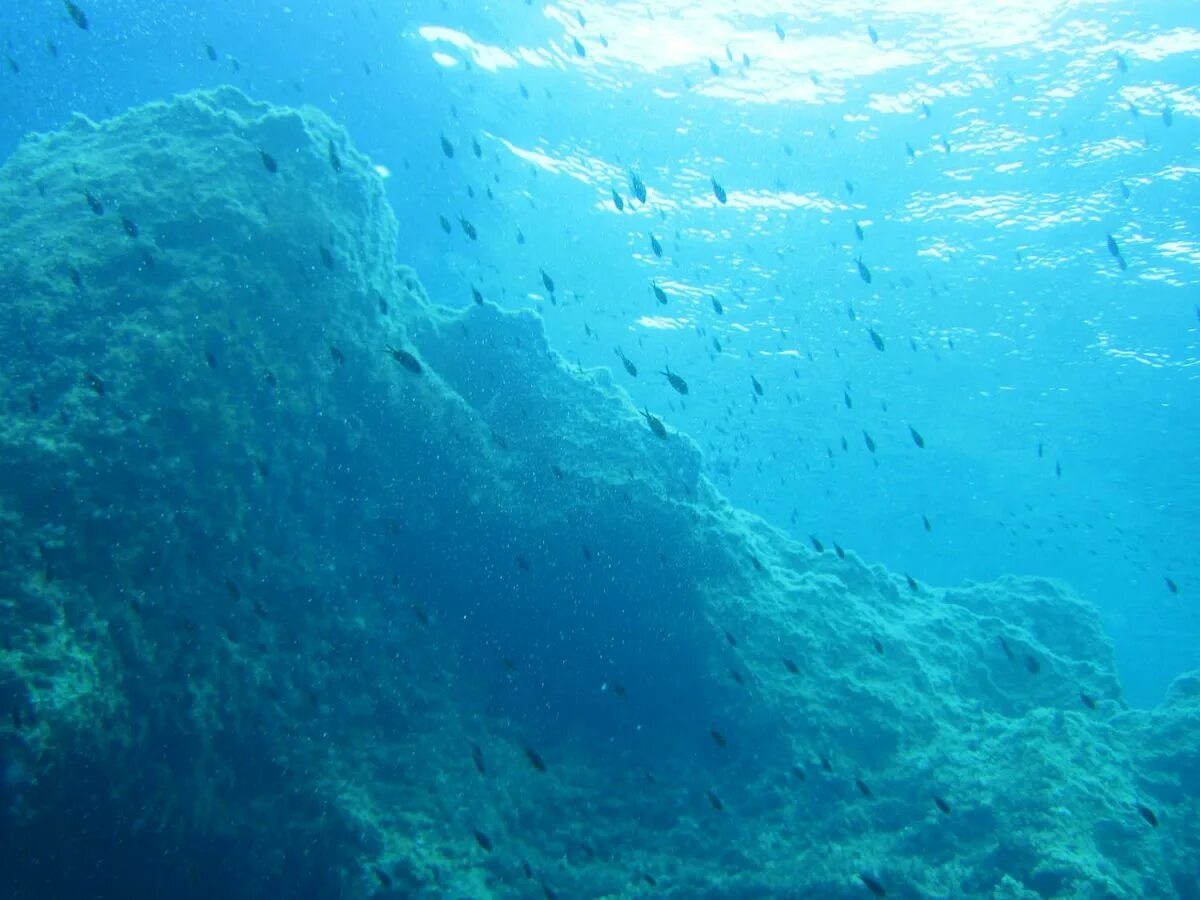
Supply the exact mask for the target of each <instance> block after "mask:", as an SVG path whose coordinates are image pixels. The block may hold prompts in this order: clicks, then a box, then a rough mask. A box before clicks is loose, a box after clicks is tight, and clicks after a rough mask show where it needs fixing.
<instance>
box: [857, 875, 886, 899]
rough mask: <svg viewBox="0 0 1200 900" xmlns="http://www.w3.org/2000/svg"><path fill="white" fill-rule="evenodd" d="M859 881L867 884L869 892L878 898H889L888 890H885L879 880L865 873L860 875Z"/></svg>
mask: <svg viewBox="0 0 1200 900" xmlns="http://www.w3.org/2000/svg"><path fill="white" fill-rule="evenodd" d="M858 880H859V881H861V882H862V883H863V884H865V885H866V886H867V890H869V891H870V892H871V893H872V894H874V895H875V896H876V897H886V896H887V888H885V887H884V886H883V885H882V884H881V883H880V882H879V881H878V880H876V879H875V878H872V877H871V876H870V875H868V874H866V873H865V872H859V873H858Z"/></svg>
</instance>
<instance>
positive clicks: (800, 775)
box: [792, 763, 808, 781]
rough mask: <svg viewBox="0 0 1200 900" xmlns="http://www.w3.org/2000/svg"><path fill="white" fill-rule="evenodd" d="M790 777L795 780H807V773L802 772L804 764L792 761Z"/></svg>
mask: <svg viewBox="0 0 1200 900" xmlns="http://www.w3.org/2000/svg"><path fill="white" fill-rule="evenodd" d="M792 777H794V778H795V779H796V780H797V781H808V775H806V774H805V772H804V766H802V765H800V764H799V763H792Z"/></svg>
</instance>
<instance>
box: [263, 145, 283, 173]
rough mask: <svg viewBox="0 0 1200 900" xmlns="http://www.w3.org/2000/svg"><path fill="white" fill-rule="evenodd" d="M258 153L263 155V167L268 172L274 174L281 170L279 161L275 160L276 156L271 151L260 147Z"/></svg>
mask: <svg viewBox="0 0 1200 900" xmlns="http://www.w3.org/2000/svg"><path fill="white" fill-rule="evenodd" d="M258 155H259V156H260V157H262V164H263V167H264V168H265V169H266V170H267V171H268V172H270V173H271V174H272V175H274V174H275V173H276V172H278V171H279V163H277V162H276V161H275V157H273V156H272V155H271V154H270V153H268V152H267V151H266V150H263V149H259V151H258Z"/></svg>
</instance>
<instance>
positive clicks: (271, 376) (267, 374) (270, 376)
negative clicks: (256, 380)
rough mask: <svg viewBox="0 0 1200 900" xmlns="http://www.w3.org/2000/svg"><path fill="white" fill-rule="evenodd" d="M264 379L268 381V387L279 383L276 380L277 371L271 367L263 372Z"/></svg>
mask: <svg viewBox="0 0 1200 900" xmlns="http://www.w3.org/2000/svg"><path fill="white" fill-rule="evenodd" d="M263 381H265V382H266V383H267V387H275V385H276V384H277V383H278V382H276V380H275V373H274V372H272V371H271V370H270V369H267V370H265V371H264V372H263Z"/></svg>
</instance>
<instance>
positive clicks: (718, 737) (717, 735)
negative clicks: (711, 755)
mask: <svg viewBox="0 0 1200 900" xmlns="http://www.w3.org/2000/svg"><path fill="white" fill-rule="evenodd" d="M708 733H709V735H710V736H711V737H712V739H713V743H714V744H716V745H717V746H718V747H721V748H725V747H728V746H729V742H728V741H727V740H725V735H723V734H721V732H719V731H717V729H715V728H713V729H711V730H710V731H709V732H708Z"/></svg>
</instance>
